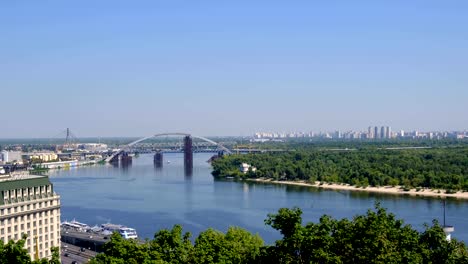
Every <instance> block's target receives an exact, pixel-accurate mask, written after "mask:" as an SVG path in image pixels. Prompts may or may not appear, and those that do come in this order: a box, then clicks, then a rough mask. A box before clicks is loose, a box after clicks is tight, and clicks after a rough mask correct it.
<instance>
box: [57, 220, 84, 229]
mask: <svg viewBox="0 0 468 264" xmlns="http://www.w3.org/2000/svg"><path fill="white" fill-rule="evenodd" d="M60 226H61V227H62V228H64V229H71V230H74V231H78V232H87V231H88V230H90V227H89V225H87V224H84V223H80V222H78V221H76V220H75V219H73V221H70V222H68V221H65V222H62V223H61V224H60Z"/></svg>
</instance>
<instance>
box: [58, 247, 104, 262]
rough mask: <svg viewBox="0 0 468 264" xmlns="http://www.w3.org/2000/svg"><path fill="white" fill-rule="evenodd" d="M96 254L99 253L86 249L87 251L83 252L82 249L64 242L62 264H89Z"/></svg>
mask: <svg viewBox="0 0 468 264" xmlns="http://www.w3.org/2000/svg"><path fill="white" fill-rule="evenodd" d="M96 254H97V253H96V252H94V251H92V250H89V249H85V251H81V248H80V247H77V246H74V245H72V244H68V243H64V242H62V249H61V254H60V255H61V256H60V258H61V259H62V264H72V263H77V264H81V263H88V261H89V260H90V259H91V258H93V257H94V256H96ZM73 261H75V262H73Z"/></svg>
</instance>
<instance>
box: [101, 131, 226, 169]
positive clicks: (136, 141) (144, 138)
mask: <svg viewBox="0 0 468 264" xmlns="http://www.w3.org/2000/svg"><path fill="white" fill-rule="evenodd" d="M165 136H182V137H190V138H197V139H200V140H203V141H205V142H208V143H211V144H213V145H216V146H217V147H218V148H219V149H221V150H223V151H225V152H226V153H228V154H232V151H230V150H229V149H228V148H226V147H224V146H223V145H221V144H219V143H217V142H215V141H213V140H211V139H208V138H205V137H200V136H193V135H191V134H188V133H178V132H173V133H160V134H155V135H152V136H148V137H143V138H140V139H138V140H135V141H133V142H131V143H129V144H127V145H125V146H124V147H122V148H121V149H119V150H118V151H116V152H114V153H112V155H110V156H109V157H107V158H106V159H105V160H106V162H111V161H112V160H114V159H115V158H116V157H118V155H120V154H122V153H123V152H125V151H128V150H130V148H131V147H132V146H134V145H135V144H138V143H140V142H142V141H145V140H147V139H150V138H155V137H165Z"/></svg>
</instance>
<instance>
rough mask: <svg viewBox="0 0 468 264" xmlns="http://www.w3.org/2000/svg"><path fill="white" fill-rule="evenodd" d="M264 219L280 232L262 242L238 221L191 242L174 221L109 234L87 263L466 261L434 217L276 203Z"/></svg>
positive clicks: (461, 248) (463, 248) (462, 247)
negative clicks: (421, 219) (424, 219)
mask: <svg viewBox="0 0 468 264" xmlns="http://www.w3.org/2000/svg"><path fill="white" fill-rule="evenodd" d="M265 224H267V225H269V226H271V227H272V228H274V229H276V230H278V231H279V232H280V233H281V235H282V238H281V239H279V240H277V241H276V242H275V243H274V244H273V245H264V244H263V241H262V239H261V238H260V237H259V236H258V235H253V234H251V233H250V232H248V231H246V230H244V229H241V228H239V227H230V228H229V229H228V230H227V232H226V233H223V232H220V231H217V230H214V229H211V228H209V229H207V230H205V231H204V232H202V233H200V234H199V235H198V236H197V237H196V239H195V241H194V242H192V240H191V239H190V233H184V234H183V233H182V227H181V226H179V225H175V226H174V227H173V228H172V229H171V230H167V229H164V230H161V231H159V232H157V233H156V234H155V236H154V239H152V240H147V241H146V242H144V243H139V242H137V241H135V240H125V239H123V238H122V237H120V236H119V235H118V234H114V235H113V236H112V237H111V239H110V241H109V242H108V243H107V244H105V246H104V252H103V253H101V254H98V255H97V256H96V257H95V258H94V259H92V260H91V263H94V264H97V263H272V264H276V263H278V264H286V263H343V264H347V263H349V264H351V263H353V264H354V263H462V264H463V263H468V251H467V248H466V246H465V244H464V243H462V242H459V241H457V240H456V239H452V240H451V241H447V240H446V237H445V234H444V232H443V230H442V227H441V226H440V225H439V223H438V222H437V221H434V222H433V223H432V225H431V226H429V225H426V226H425V229H424V231H422V232H419V231H417V230H415V229H413V228H412V227H411V226H410V225H406V224H405V223H404V222H403V220H399V219H396V218H395V216H394V215H393V214H391V213H388V212H387V211H386V209H384V208H382V207H381V206H380V205H379V204H376V206H375V209H374V210H368V211H367V213H366V214H363V215H357V216H355V217H354V218H353V219H351V220H350V219H340V220H338V219H334V218H332V217H330V216H327V215H324V216H322V217H321V218H320V220H319V222H318V223H307V224H305V225H303V223H302V211H301V209H299V208H292V209H288V208H281V209H279V211H278V212H277V213H276V214H269V215H268V217H267V219H266V220H265Z"/></svg>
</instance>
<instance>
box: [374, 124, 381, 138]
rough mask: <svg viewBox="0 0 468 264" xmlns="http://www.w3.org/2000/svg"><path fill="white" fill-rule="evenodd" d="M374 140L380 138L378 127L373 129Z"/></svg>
mask: <svg viewBox="0 0 468 264" xmlns="http://www.w3.org/2000/svg"><path fill="white" fill-rule="evenodd" d="M374 138H380V133H379V127H377V126H376V127H374Z"/></svg>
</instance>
